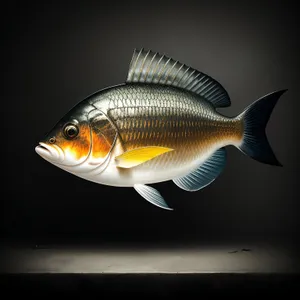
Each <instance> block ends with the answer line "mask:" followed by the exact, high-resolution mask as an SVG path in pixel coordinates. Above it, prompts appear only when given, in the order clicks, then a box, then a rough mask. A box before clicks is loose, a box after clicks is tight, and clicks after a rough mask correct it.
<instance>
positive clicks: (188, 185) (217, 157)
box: [173, 148, 226, 192]
mask: <svg viewBox="0 0 300 300" xmlns="http://www.w3.org/2000/svg"><path fill="white" fill-rule="evenodd" d="M225 163H226V150H225V148H220V149H218V150H217V151H215V152H214V153H213V154H212V155H211V157H210V158H209V159H207V160H206V161H205V162H204V163H203V164H202V165H201V166H199V168H197V169H196V170H194V171H192V172H191V173H189V174H187V175H185V176H183V177H179V178H175V179H173V182H174V183H175V184H176V185H177V186H178V187H180V188H181V189H183V190H186V191H189V192H194V191H198V190H200V189H202V188H204V187H206V186H207V185H209V184H211V183H212V182H213V181H214V180H215V179H216V178H217V177H218V176H219V175H220V173H221V172H222V170H223V169H224V167H225Z"/></svg>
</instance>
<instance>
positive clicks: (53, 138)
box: [49, 136, 56, 144]
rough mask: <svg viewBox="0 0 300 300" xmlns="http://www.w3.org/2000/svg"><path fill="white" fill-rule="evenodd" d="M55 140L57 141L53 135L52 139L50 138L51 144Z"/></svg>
mask: <svg viewBox="0 0 300 300" xmlns="http://www.w3.org/2000/svg"><path fill="white" fill-rule="evenodd" d="M55 141H56V139H55V137H54V136H53V137H51V138H50V139H49V143H50V144H54V143H55Z"/></svg>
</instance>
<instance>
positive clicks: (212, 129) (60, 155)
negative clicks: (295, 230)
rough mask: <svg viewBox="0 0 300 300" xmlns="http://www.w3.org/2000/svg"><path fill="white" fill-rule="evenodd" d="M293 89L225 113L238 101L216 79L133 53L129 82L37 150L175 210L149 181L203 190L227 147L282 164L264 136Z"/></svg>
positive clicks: (62, 124)
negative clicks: (278, 106)
mask: <svg viewBox="0 0 300 300" xmlns="http://www.w3.org/2000/svg"><path fill="white" fill-rule="evenodd" d="M285 91H286V90H279V91H275V92H273V93H270V94H267V95H265V96H264V97H262V98H260V99H258V100H256V101H254V102H253V103H251V104H250V105H249V106H248V107H246V108H245V109H244V110H243V111H242V112H241V113H240V114H238V115H237V116H235V117H227V116H225V115H222V114H220V113H219V112H218V111H217V109H218V108H220V107H222V108H224V107H228V106H230V105H231V100H230V98H229V95H228V93H227V91H226V90H225V89H224V87H223V86H222V85H221V84H220V83H219V82H217V81H216V80H215V79H213V78H212V77H210V76H208V75H206V74H205V73H203V72H200V71H197V70H196V69H193V68H191V67H189V66H187V65H185V64H182V63H180V62H178V61H175V60H173V59H172V58H168V57H167V56H165V55H161V54H159V53H155V52H152V51H145V50H144V49H141V50H140V51H134V53H133V56H132V60H131V63H130V66H129V70H128V75H127V80H126V82H125V83H124V84H120V85H116V86H113V87H110V88H106V89H104V90H101V91H99V92H97V93H95V94H93V95H91V96H89V97H87V98H86V99H85V100H83V101H82V102H80V103H79V104H78V105H76V106H75V107H74V108H73V109H71V111H70V112H69V113H68V114H66V115H65V116H64V117H63V118H62V119H61V120H60V121H59V122H58V124H57V125H56V126H55V127H54V129H53V130H52V131H51V132H50V133H49V135H48V136H47V137H46V138H45V139H44V140H43V141H42V142H40V145H39V146H37V147H36V152H37V153H38V154H39V155H41V156H42V157H43V158H45V159H46V160H47V161H49V162H51V163H53V164H54V165H56V166H57V167H59V168H62V169H64V170H66V171H68V172H70V173H72V174H74V175H76V176H78V177H81V178H84V179H86V180H89V181H92V182H96V183H100V184H105V185H110V186H119V187H133V188H134V189H135V190H136V191H137V192H138V193H139V194H140V195H141V196H142V197H143V198H144V199H146V200H147V201H149V202H151V203H152V204H154V205H156V206H158V207H161V208H164V209H170V208H169V206H168V204H167V203H166V202H165V200H164V198H163V196H162V195H161V194H160V193H159V192H158V191H157V190H156V189H155V188H154V187H151V186H149V185H148V184H155V183H159V182H163V181H168V180H172V181H173V182H174V183H175V184H176V185H177V186H178V187H179V188H181V189H184V190H186V191H189V192H193V191H198V190H201V189H203V188H204V187H206V186H207V185H209V184H211V183H212V182H213V181H214V180H216V179H217V178H218V176H219V175H220V174H221V172H222V171H223V169H224V167H225V164H226V146H228V145H233V146H235V147H236V148H237V149H239V150H240V151H241V152H243V153H244V154H246V155H247V156H249V157H251V158H253V159H255V160H257V161H259V162H262V163H265V164H269V165H274V166H281V164H280V162H279V161H278V160H277V158H276V156H275V154H274V152H273V150H272V149H271V146H270V144H269V142H268V140H267V137H266V134H265V128H266V126H267V123H268V120H269V118H270V115H271V113H272V111H273V109H274V107H275V105H276V103H277V101H278V99H279V98H280V96H281V95H282V94H283V93H284V92H285Z"/></svg>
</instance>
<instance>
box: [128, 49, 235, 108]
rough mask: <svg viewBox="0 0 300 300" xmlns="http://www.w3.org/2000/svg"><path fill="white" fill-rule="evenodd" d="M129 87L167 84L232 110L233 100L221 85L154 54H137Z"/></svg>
mask: <svg viewBox="0 0 300 300" xmlns="http://www.w3.org/2000/svg"><path fill="white" fill-rule="evenodd" d="M126 82H127V83H133V82H141V83H154V84H165V85H171V86H175V87H179V88H182V89H185V90H188V91H191V92H194V93H196V94H198V95H200V96H202V97H203V98H205V99H206V100H207V101H209V102H211V103H212V104H213V105H214V106H215V107H227V106H230V104H231V102H230V98H229V96H228V93H227V92H226V90H225V89H224V88H223V87H222V85H221V84H220V83H219V82H217V81H216V80H214V79H213V78H211V77H210V76H208V75H206V74H204V73H202V72H199V71H197V70H195V69H193V68H191V67H189V66H187V65H185V64H182V63H180V62H179V61H175V60H174V59H172V58H169V57H167V56H165V55H161V54H159V53H157V52H153V51H151V50H149V51H146V50H144V49H143V48H142V49H141V50H136V49H135V50H134V52H133V56H132V59H131V63H130V66H129V71H128V75H127V80H126Z"/></svg>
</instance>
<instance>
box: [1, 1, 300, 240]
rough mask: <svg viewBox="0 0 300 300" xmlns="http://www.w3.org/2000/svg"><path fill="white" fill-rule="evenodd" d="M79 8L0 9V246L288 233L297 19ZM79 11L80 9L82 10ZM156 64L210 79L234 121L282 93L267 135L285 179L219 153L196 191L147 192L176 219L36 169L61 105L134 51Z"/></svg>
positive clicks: (122, 65) (230, 10)
mask: <svg viewBox="0 0 300 300" xmlns="http://www.w3.org/2000/svg"><path fill="white" fill-rule="evenodd" d="M100 2H102V1H99V2H94V3H93V2H91V3H89V4H88V3H87V2H82V4H73V3H71V2H70V4H69V5H62V4H61V3H59V2H57V3H56V4H45V3H43V4H42V3H39V2H36V3H28V2H26V4H22V5H19V4H13V3H12V4H10V5H9V6H6V7H2V16H1V22H2V26H1V29H2V43H1V44H2V46H1V54H2V55H1V69H2V72H1V73H2V80H1V83H2V89H1V137H2V141H1V174H2V175H1V186H2V188H1V190H2V196H1V200H0V203H1V215H2V216H1V219H0V224H1V227H0V229H1V236H2V237H6V238H11V239H22V240H24V241H34V242H37V243H38V242H43V243H60V242H66V241H73V240H76V241H80V243H85V242H89V241H92V242H93V243H94V242H97V243H107V242H124V243H134V244H136V243H144V242H149V245H159V244H160V243H163V242H164V243H175V244H176V243H177V245H185V244H187V243H189V244H196V243H202V242H203V241H208V240H209V241H211V242H219V241H226V240H236V241H241V240H243V241H244V240H245V241H252V240H261V239H264V240H266V239H281V238H282V239H289V240H290V241H295V240H296V237H297V236H298V235H299V208H300V205H299V200H298V197H299V195H298V194H299V193H298V189H297V176H298V166H299V155H298V147H297V143H298V141H297V138H298V136H299V135H298V130H299V125H298V124H299V123H298V119H297V115H298V109H299V95H298V80H299V78H298V77H299V76H298V74H299V50H300V48H299V46H298V37H299V28H300V26H299V25H300V24H299V18H298V13H297V9H296V6H294V5H293V4H292V3H291V2H290V3H289V1H281V2H280V1H276V3H275V2H274V1H268V2H266V1H265V2H263V1H257V2H255V1H251V2H249V3H248V4H246V2H242V3H243V4H238V3H239V2H238V1H236V3H235V2H230V1H218V2H216V1H195V2H188V1H182V2H179V1H177V2H176V1H172V2H168V1H165V2H161V1H158V2H154V1H151V2H149V1H148V2H136V3H133V2H129V1H124V2H120V3H117V2H107V3H104V2H103V4H100ZM83 3H85V4H83ZM140 47H144V48H146V49H151V50H153V51H159V52H161V53H165V54H167V55H168V56H171V57H173V58H174V59H178V60H180V61H181V62H183V63H186V64H188V65H190V66H192V67H194V68H196V69H199V70H200V71H203V72H205V73H207V74H209V75H211V76H212V77H214V78H215V79H217V80H218V81H220V82H221V83H222V84H223V86H224V87H225V88H226V89H227V91H228V93H229V95H230V97H231V100H232V106H231V107H230V108H226V109H223V110H222V112H223V113H224V114H226V115H228V116H230V115H236V114H238V113H239V112H241V111H242V110H243V109H244V108H245V107H246V106H247V105H249V104H250V103H251V102H253V101H254V100H256V99H257V98H259V97H261V96H263V95H265V94H267V93H270V92H272V91H274V90H279V89H286V88H287V89H288V92H287V93H286V94H284V95H283V96H282V98H281V99H280V101H279V103H278V105H277V106H276V108H275V110H274V112H273V114H272V117H271V119H270V122H269V125H268V128H267V134H268V137H269V141H270V144H271V145H272V148H273V149H274V152H275V153H276V155H277V157H278V159H279V161H280V162H281V163H282V164H283V168H278V167H272V166H267V165H264V164H260V163H258V162H256V161H254V160H251V159H250V158H248V157H246V156H244V155H243V154H242V153H241V152H239V151H238V150H237V149H234V148H229V149H228V162H227V165H226V168H225V170H224V172H223V173H222V175H221V176H220V177H219V178H218V179H217V180H216V181H215V182H214V183H213V184H212V185H210V186H209V187H207V188H205V189H204V190H202V191H199V192H197V193H188V192H185V191H183V190H180V189H179V188H178V187H176V186H175V185H174V184H173V183H172V182H165V183H161V184H157V185H156V188H157V189H158V190H159V191H160V192H161V193H162V194H163V195H164V197H165V199H166V201H167V202H168V203H169V205H170V206H171V207H173V208H174V209H175V210H174V211H165V210H161V209H159V208H157V207H155V206H153V205H151V204H149V203H148V202H147V201H146V200H144V199H143V198H141V197H140V196H139V195H138V194H137V193H136V192H135V191H134V189H132V188H114V187H108V186H101V185H97V184H95V183H91V182H87V181H84V180H82V179H80V178H77V177H75V176H73V175H71V174H69V173H67V172H64V171H62V170H60V169H58V168H56V167H54V166H52V165H51V164H49V163H47V162H46V161H44V160H43V159H42V158H40V157H39V156H38V155H37V154H36V153H35V151H34V147H35V146H36V145H37V143H38V141H39V138H41V137H42V136H43V134H44V132H46V131H48V130H49V129H50V128H51V127H52V126H53V125H54V124H55V123H56V121H57V120H58V119H60V118H61V117H62V116H63V115H64V114H65V113H66V112H67V111H68V110H69V109H70V108H71V107H72V106H74V105H75V104H76V103H78V102H79V101H81V100H82V99H84V98H85V97H86V96H88V95H90V94H91V93H94V92H95V91H97V90H99V89H102V88H105V87H107V86H111V85H115V84H119V83H122V82H124V81H125V79H126V75H127V70H128V65H129V63H130V59H131V55H132V52H133V49H134V48H140Z"/></svg>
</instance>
